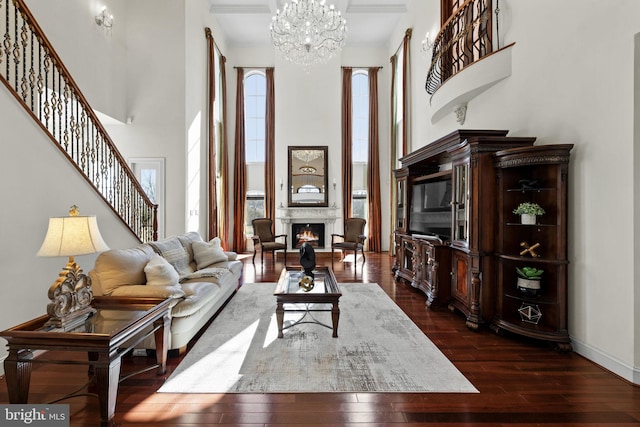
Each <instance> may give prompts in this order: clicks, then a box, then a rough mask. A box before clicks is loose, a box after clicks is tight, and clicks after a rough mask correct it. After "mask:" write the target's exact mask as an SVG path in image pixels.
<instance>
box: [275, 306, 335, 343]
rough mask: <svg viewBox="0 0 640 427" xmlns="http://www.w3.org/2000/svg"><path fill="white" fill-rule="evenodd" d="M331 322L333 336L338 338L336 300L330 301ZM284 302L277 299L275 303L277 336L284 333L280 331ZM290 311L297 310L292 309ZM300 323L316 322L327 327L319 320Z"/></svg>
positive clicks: (282, 321)
mask: <svg viewBox="0 0 640 427" xmlns="http://www.w3.org/2000/svg"><path fill="white" fill-rule="evenodd" d="M331 306H332V307H331V323H332V329H333V335H332V337H333V338H338V322H339V321H340V307H338V301H333V302H331ZM284 311H285V310H284V303H283V302H281V301H278V302H277V304H276V321H277V322H278V338H283V337H284V334H283V332H282V330H283V329H284ZM292 311H299V310H292ZM322 311H328V310H322ZM300 323H317V324H319V325H322V326H325V327H327V328H328V327H329V326H328V325H325V324H324V323H320V322H317V321H315V322H300Z"/></svg>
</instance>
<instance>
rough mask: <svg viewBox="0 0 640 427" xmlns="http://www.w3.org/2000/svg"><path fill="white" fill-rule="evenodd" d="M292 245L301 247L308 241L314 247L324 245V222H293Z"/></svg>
mask: <svg viewBox="0 0 640 427" xmlns="http://www.w3.org/2000/svg"><path fill="white" fill-rule="evenodd" d="M291 232H292V233H291V234H292V235H293V237H294V238H293V239H291V240H292V245H293V247H294V248H299V247H300V246H302V244H303V243H308V244H309V245H311V246H313V247H314V248H323V247H324V224H292V230H291Z"/></svg>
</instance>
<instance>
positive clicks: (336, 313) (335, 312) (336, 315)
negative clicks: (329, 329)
mask: <svg viewBox="0 0 640 427" xmlns="http://www.w3.org/2000/svg"><path fill="white" fill-rule="evenodd" d="M331 321H332V322H333V338H338V322H339V321H340V307H338V301H336V302H334V303H333V308H331Z"/></svg>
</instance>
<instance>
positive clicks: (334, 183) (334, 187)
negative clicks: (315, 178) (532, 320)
mask: <svg viewBox="0 0 640 427" xmlns="http://www.w3.org/2000/svg"><path fill="white" fill-rule="evenodd" d="M333 189H334V190H335V189H336V179H335V178H333Z"/></svg>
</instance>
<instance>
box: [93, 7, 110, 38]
mask: <svg viewBox="0 0 640 427" xmlns="http://www.w3.org/2000/svg"><path fill="white" fill-rule="evenodd" d="M96 25H98V27H103V28H104V29H105V31H106V32H107V33H109V32H110V31H111V27H113V15H111V14H110V13H109V11H107V6H103V7H102V10H101V11H100V13H99V14H97V15H96Z"/></svg>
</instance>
